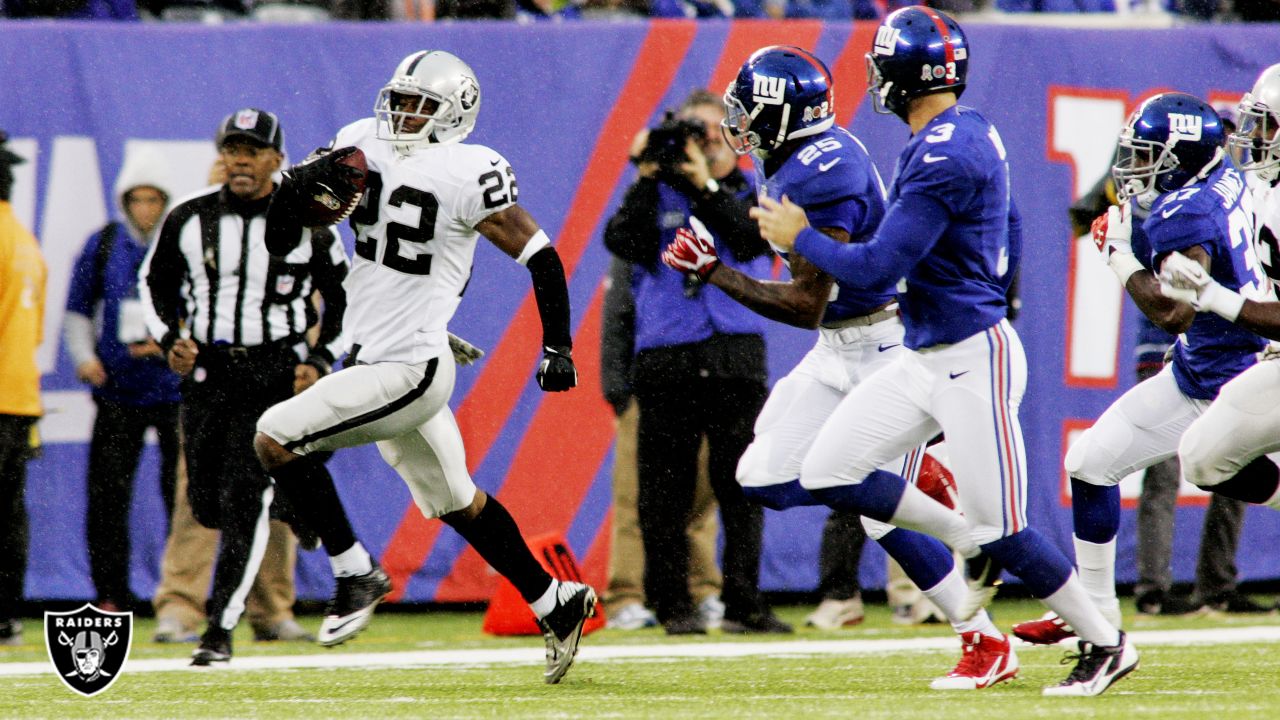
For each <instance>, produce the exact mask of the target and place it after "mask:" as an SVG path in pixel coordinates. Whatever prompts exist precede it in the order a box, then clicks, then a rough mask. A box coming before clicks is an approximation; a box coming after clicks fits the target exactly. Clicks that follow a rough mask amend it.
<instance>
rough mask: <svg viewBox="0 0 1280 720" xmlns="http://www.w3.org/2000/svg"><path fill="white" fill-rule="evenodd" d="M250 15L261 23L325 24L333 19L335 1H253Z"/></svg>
mask: <svg viewBox="0 0 1280 720" xmlns="http://www.w3.org/2000/svg"><path fill="white" fill-rule="evenodd" d="M249 15H250V17H252V18H253V19H254V20H258V21H260V22H271V23H309V22H324V21H326V20H329V19H331V18H332V17H333V0H253V7H252V9H251V10H250V11H249Z"/></svg>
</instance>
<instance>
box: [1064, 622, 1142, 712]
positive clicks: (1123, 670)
mask: <svg viewBox="0 0 1280 720" xmlns="http://www.w3.org/2000/svg"><path fill="white" fill-rule="evenodd" d="M1067 659H1068V660H1070V659H1074V660H1075V661H1076V667H1075V669H1074V670H1072V671H1071V674H1070V675H1068V676H1067V679H1066V680H1063V681H1062V682H1060V683H1058V684H1057V685H1054V686H1053V687H1047V688H1045V689H1044V694H1045V695H1050V696H1054V697H1092V696H1094V695H1101V694H1102V693H1104V692H1106V690H1107V688H1109V687H1111V686H1112V684H1114V683H1115V681H1117V680H1119V679H1120V678H1122V677H1124V676H1125V675H1128V674H1129V673H1131V672H1133V671H1134V670H1136V669H1138V650H1137V648H1135V647H1134V646H1133V644H1132V643H1130V642H1129V636H1127V635H1125V634H1124V632H1123V631H1122V632H1121V633H1120V642H1119V644H1117V645H1112V646H1110V647H1104V646H1101V645H1094V644H1093V643H1091V642H1087V641H1085V640H1081V641H1080V653H1079V654H1074V653H1068V654H1067Z"/></svg>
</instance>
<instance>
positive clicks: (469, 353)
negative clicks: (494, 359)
mask: <svg viewBox="0 0 1280 720" xmlns="http://www.w3.org/2000/svg"><path fill="white" fill-rule="evenodd" d="M449 350H450V351H452V352H453V361H454V362H456V363H458V364H459V365H470V364H471V363H473V362H475V361H477V360H479V359H480V358H482V357H484V351H483V350H481V349H480V348H478V347H476V346H475V345H472V344H471V343H469V342H467V341H466V340H463V339H462V338H460V337H458V336H457V335H454V334H453V333H449Z"/></svg>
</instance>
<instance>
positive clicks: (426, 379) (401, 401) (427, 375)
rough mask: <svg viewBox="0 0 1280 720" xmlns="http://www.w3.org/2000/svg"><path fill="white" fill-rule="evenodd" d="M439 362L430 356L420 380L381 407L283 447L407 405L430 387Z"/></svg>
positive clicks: (348, 427)
mask: <svg viewBox="0 0 1280 720" xmlns="http://www.w3.org/2000/svg"><path fill="white" fill-rule="evenodd" d="M439 364H440V358H431V360H430V361H429V362H428V363H427V369H426V371H425V372H424V373H423V374H422V382H420V383H418V386H417V387H415V388H413V389H412V390H410V391H409V392H407V393H405V394H404V395H401V396H400V397H398V398H396V399H395V400H392V401H391V402H389V403H387V404H386V405H383V406H382V407H380V408H378V409H376V410H370V411H369V412H367V413H364V414H362V415H357V416H356V417H353V418H351V419H350V420H343V421H342V422H340V423H338V424H337V425H334V426H332V427H328V428H325V429H323V430H318V431H316V432H314V433H311V434H310V435H307V436H305V437H302V438H299V439H297V440H293V441H291V442H287V443H285V445H284V449H285V450H289V451H290V452H292V451H293V450H294V448H299V447H302V446H304V445H307V444H308V443H313V442H315V441H317V440H321V439H323V438H327V437H329V436H331V435H337V434H338V433H341V432H346V431H347V430H352V429H354V428H358V427H360V426H361V425H368V424H369V423H371V422H374V421H375V420H381V419H382V418H384V417H386V416H388V415H390V414H392V413H394V412H396V411H398V410H401V409H403V408H405V407H407V406H408V405H409V403H411V402H413V401H414V400H417V399H418V398H420V397H422V396H423V395H425V394H426V392H427V388H429V387H431V381H432V380H433V379H435V376H436V368H437V367H438V366H439Z"/></svg>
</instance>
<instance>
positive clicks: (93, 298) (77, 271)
mask: <svg viewBox="0 0 1280 720" xmlns="http://www.w3.org/2000/svg"><path fill="white" fill-rule="evenodd" d="M101 242H102V233H100V232H99V233H95V234H94V235H92V236H90V237H89V241H88V242H86V243H85V244H84V249H83V250H81V251H80V257H78V258H76V264H75V267H73V268H72V269H71V286H70V287H69V288H68V289H67V312H73V313H79V314H80V315H85V316H88V317H93V306H94V305H95V304H97V302H98V298H97V295H99V294H100V288H101V283H100V282H94V280H95V278H94V277H93V266H94V260H95V257H96V256H97V254H98V244H99V243H101Z"/></svg>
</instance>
